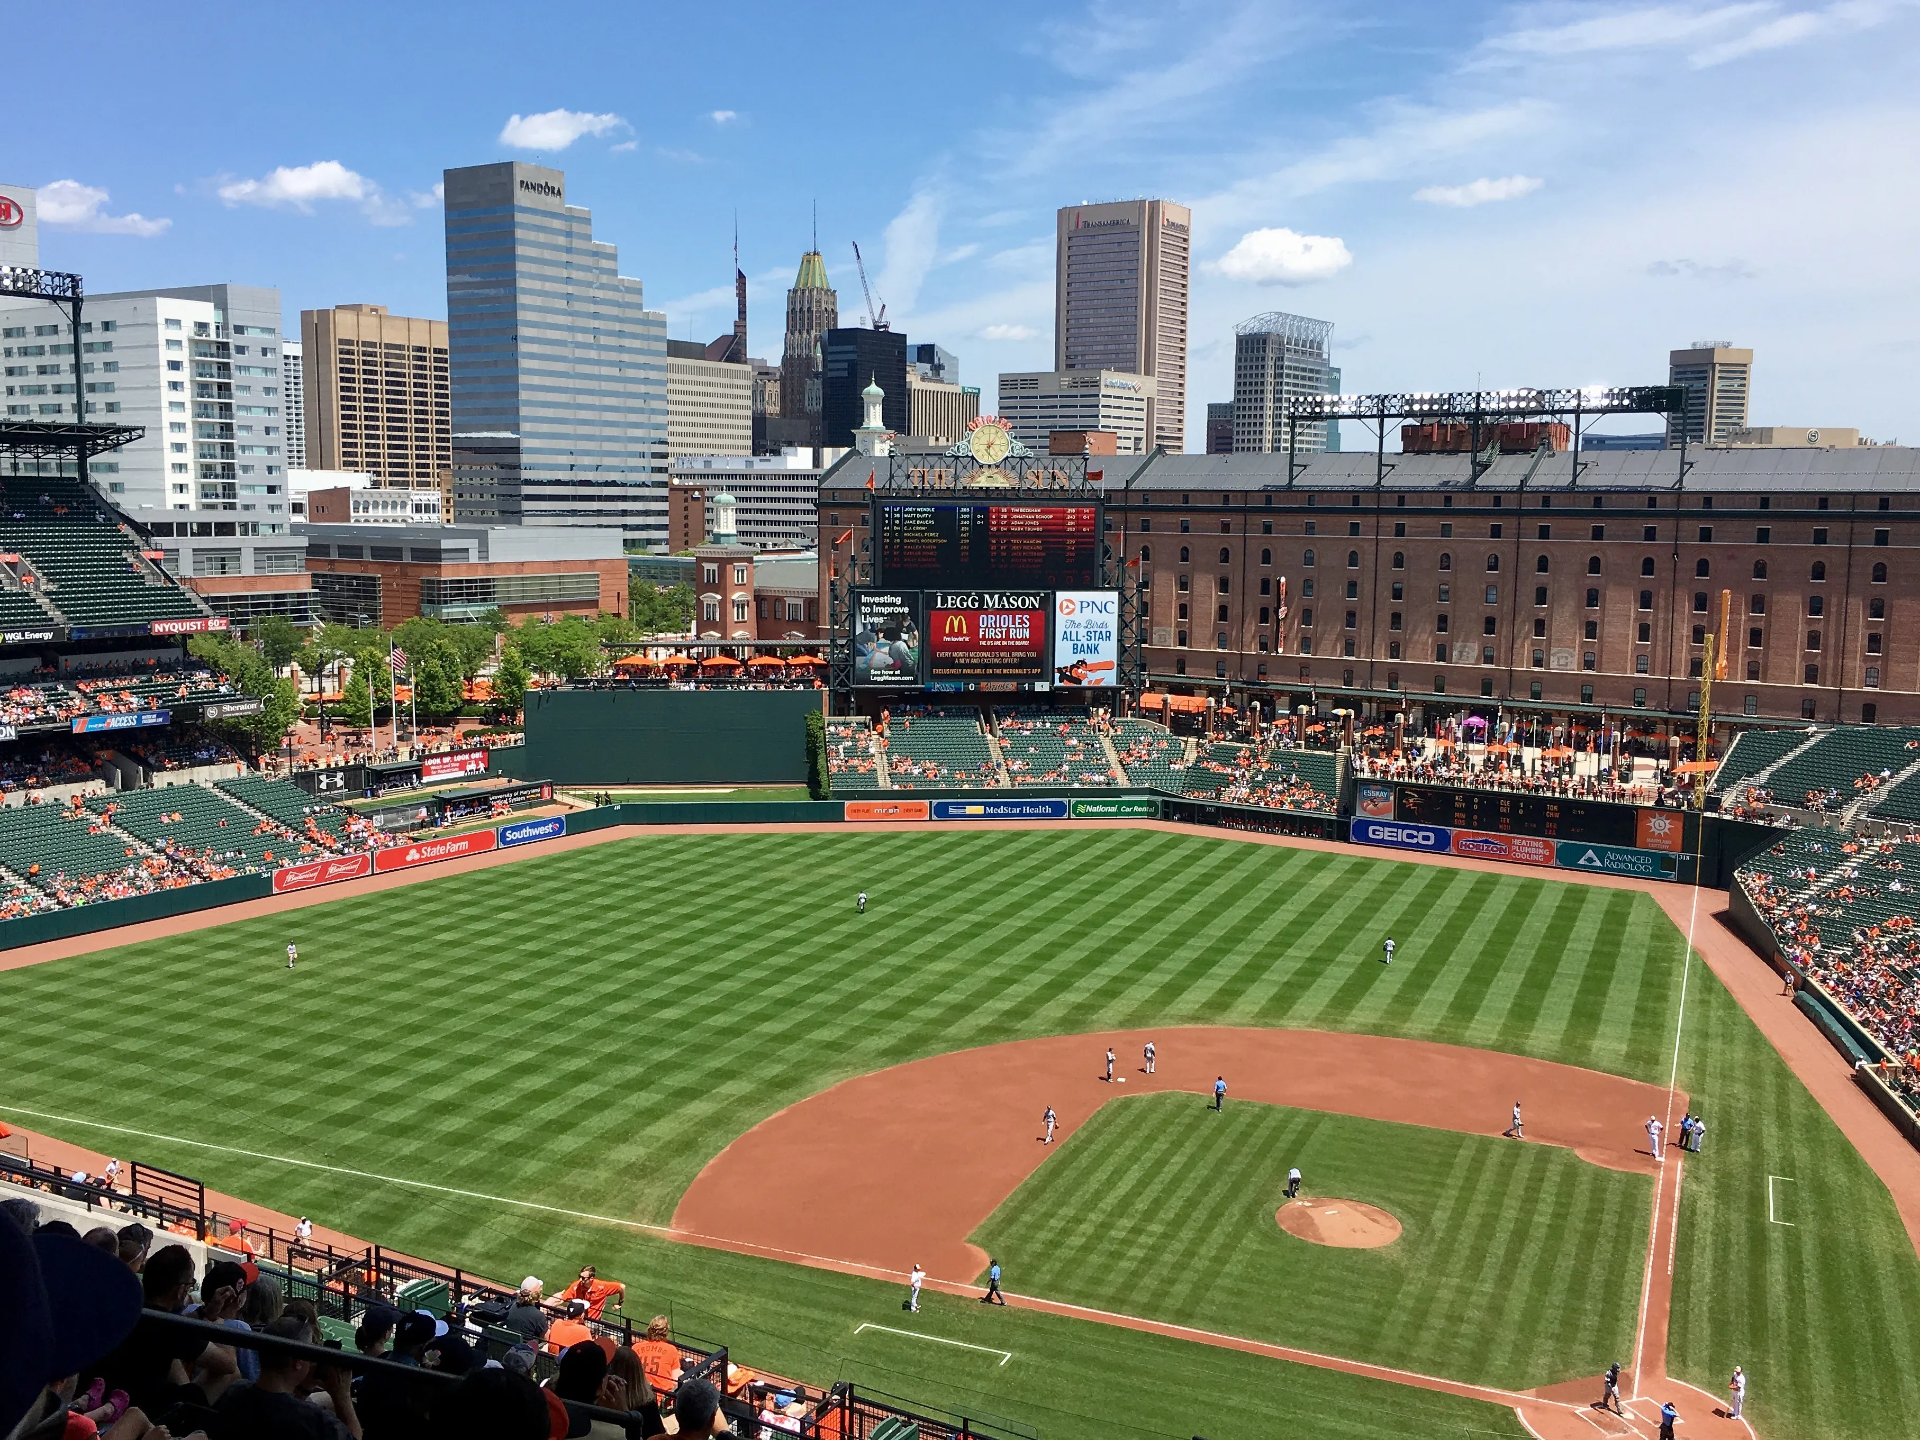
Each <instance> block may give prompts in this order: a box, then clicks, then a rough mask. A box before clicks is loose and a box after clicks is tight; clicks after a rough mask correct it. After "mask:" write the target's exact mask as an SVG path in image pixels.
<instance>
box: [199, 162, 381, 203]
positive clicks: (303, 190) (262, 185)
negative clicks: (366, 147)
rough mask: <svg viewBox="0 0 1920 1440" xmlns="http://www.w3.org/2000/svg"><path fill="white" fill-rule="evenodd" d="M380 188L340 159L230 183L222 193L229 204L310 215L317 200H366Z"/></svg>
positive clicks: (274, 171) (277, 170)
mask: <svg viewBox="0 0 1920 1440" xmlns="http://www.w3.org/2000/svg"><path fill="white" fill-rule="evenodd" d="M377 189H378V187H377V186H375V185H374V184H373V182H372V181H370V180H368V179H367V177H366V176H364V175H362V174H360V173H358V172H357V171H353V170H349V169H348V168H347V167H346V166H344V165H342V164H341V163H340V162H339V161H338V160H317V161H315V162H314V163H313V164H311V165H282V166H279V167H278V168H277V169H275V170H273V171H272V172H271V173H270V174H269V175H268V176H267V177H266V178H265V179H264V180H230V181H228V182H227V183H226V184H224V185H222V186H221V187H220V191H219V193H220V198H221V199H222V200H224V201H226V202H227V203H228V204H229V205H265V206H268V207H270V208H276V209H289V210H298V211H299V212H300V213H301V214H302V215H311V214H312V213H313V202H314V201H316V200H365V199H366V198H367V197H368V196H369V195H372V194H374V193H375V192H376V191H377Z"/></svg>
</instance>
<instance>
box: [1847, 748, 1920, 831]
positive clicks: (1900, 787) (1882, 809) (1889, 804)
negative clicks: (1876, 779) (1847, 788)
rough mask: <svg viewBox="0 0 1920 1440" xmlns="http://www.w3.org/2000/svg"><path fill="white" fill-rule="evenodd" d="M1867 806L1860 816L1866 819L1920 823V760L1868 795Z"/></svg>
mask: <svg viewBox="0 0 1920 1440" xmlns="http://www.w3.org/2000/svg"><path fill="white" fill-rule="evenodd" d="M1862 805H1864V806H1865V809H1864V812H1863V813H1862V814H1861V816H1860V818H1862V819H1866V820H1898V821H1902V822H1904V823H1906V824H1910V825H1920V760H1915V761H1914V762H1913V764H1911V765H1909V766H1908V767H1907V768H1906V769H1904V770H1902V771H1901V772H1900V773H1899V774H1897V775H1895V776H1894V777H1893V779H1891V780H1890V781H1888V782H1887V783H1886V784H1885V785H1883V786H1881V787H1880V788H1879V789H1878V790H1876V791H1874V792H1873V794H1871V795H1869V796H1866V797H1865V798H1864V799H1863V801H1862Z"/></svg>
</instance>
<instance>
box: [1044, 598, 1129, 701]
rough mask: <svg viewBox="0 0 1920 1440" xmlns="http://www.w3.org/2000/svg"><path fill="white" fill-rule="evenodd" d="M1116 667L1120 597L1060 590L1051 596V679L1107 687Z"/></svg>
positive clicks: (1116, 670) (1118, 645) (1064, 682)
mask: <svg viewBox="0 0 1920 1440" xmlns="http://www.w3.org/2000/svg"><path fill="white" fill-rule="evenodd" d="M1119 668H1120V596H1119V593H1118V592H1117V591H1113V590H1061V591H1058V592H1056V593H1055V595H1054V597H1053V682H1054V684H1056V685H1080V686H1086V687H1088V688H1092V687H1095V686H1104V687H1106V688H1108V689H1111V688H1112V686H1113V683H1114V676H1115V674H1116V673H1117V672H1118V670H1119Z"/></svg>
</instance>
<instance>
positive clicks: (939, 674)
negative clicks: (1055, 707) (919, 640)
mask: <svg viewBox="0 0 1920 1440" xmlns="http://www.w3.org/2000/svg"><path fill="white" fill-rule="evenodd" d="M927 602H928V603H927V678H928V679H929V680H1045V679H1046V678H1047V627H1048V615H1049V611H1048V606H1047V592H1046V591H1044V590H930V591H928V592H927Z"/></svg>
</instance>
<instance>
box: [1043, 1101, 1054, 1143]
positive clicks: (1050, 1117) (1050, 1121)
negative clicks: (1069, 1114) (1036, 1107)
mask: <svg viewBox="0 0 1920 1440" xmlns="http://www.w3.org/2000/svg"><path fill="white" fill-rule="evenodd" d="M1040 1118H1041V1120H1043V1121H1044V1122H1045V1123H1046V1127H1047V1138H1046V1140H1045V1141H1044V1142H1043V1143H1045V1144H1048V1145H1051V1144H1053V1127H1054V1124H1055V1116H1054V1113H1053V1106H1051V1105H1049V1106H1047V1113H1046V1114H1044V1115H1042V1116H1041V1117H1040Z"/></svg>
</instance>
